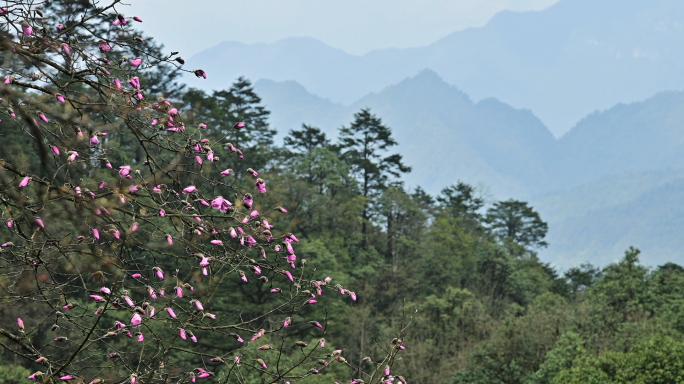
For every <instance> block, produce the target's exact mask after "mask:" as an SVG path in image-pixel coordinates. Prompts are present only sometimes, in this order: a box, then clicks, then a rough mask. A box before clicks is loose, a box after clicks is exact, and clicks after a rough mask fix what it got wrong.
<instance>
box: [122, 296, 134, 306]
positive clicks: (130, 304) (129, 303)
mask: <svg viewBox="0 0 684 384" xmlns="http://www.w3.org/2000/svg"><path fill="white" fill-rule="evenodd" d="M124 301H125V302H126V304H128V305H129V306H130V307H131V308H132V307H135V303H134V302H133V300H131V298H130V297H128V296H124Z"/></svg>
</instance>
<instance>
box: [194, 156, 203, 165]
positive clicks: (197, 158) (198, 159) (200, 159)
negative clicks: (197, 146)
mask: <svg viewBox="0 0 684 384" xmlns="http://www.w3.org/2000/svg"><path fill="white" fill-rule="evenodd" d="M195 161H197V164H199V165H202V158H201V157H199V156H195Z"/></svg>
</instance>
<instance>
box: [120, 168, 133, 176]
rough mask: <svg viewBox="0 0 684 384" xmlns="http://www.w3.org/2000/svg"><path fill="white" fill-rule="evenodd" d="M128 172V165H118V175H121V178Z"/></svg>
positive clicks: (129, 170) (129, 169)
mask: <svg viewBox="0 0 684 384" xmlns="http://www.w3.org/2000/svg"><path fill="white" fill-rule="evenodd" d="M129 173H131V166H130V165H124V166H122V167H119V176H121V177H122V178H125V177H126V176H128V174H129Z"/></svg>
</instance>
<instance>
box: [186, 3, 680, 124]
mask: <svg viewBox="0 0 684 384" xmlns="http://www.w3.org/2000/svg"><path fill="white" fill-rule="evenodd" d="M683 31H684V2H681V1H677V0H653V1H649V2H645V1H641V0H602V1H595V0H561V1H559V2H558V3H556V4H555V5H553V6H551V7H549V8H547V9H545V10H543V11H539V12H522V13H520V12H509V11H505V12H500V13H499V14H497V15H495V16H494V17H493V18H492V19H491V20H490V21H489V23H487V25H485V26H484V27H482V28H470V29H466V30H463V31H460V32H456V33H453V34H451V35H448V36H446V37H444V38H442V39H440V40H439V41H437V42H435V43H433V44H431V45H429V46H426V47H420V48H408V49H383V50H377V51H372V52H369V53H368V54H366V55H363V56H353V55H349V54H346V53H345V52H343V51H341V50H338V49H334V48H331V47H329V46H327V45H325V44H323V43H321V42H320V41H317V40H315V39H311V38H287V39H283V40H281V41H278V42H276V43H273V44H252V45H247V44H241V43H236V42H224V43H221V44H219V45H217V46H216V47H213V48H210V49H207V50H205V51H203V52H201V53H199V54H197V55H195V56H193V57H192V58H191V59H190V60H188V65H190V66H195V65H197V66H201V67H202V68H203V69H205V70H206V71H207V72H208V73H209V76H211V78H212V82H211V86H215V87H218V88H223V87H226V86H228V85H229V84H230V82H231V81H232V80H233V79H234V78H236V77H237V76H240V75H245V76H247V77H249V78H252V79H272V80H275V81H284V80H294V81H297V82H298V83H300V84H302V85H303V86H304V87H305V88H306V89H307V90H308V91H309V92H311V93H312V94H315V95H319V96H321V97H323V98H328V99H330V100H331V101H333V102H342V103H345V104H350V103H352V102H354V101H356V100H358V99H359V98H361V97H363V96H364V95H366V94H368V93H369V92H379V91H381V90H382V89H384V88H385V87H386V86H388V85H390V84H396V83H398V82H400V81H401V80H403V79H404V78H406V77H410V76H414V75H416V74H417V73H418V72H419V71H421V70H423V69H425V68H431V69H432V70H434V71H435V72H437V73H438V74H439V75H440V76H442V77H443V78H444V79H445V81H446V82H448V83H450V84H456V85H458V86H459V87H460V88H461V89H463V90H464V91H465V92H466V93H468V94H469V95H471V96H472V97H473V99H475V100H480V99H483V98H486V97H496V98H497V99H499V100H501V101H503V102H505V103H507V104H510V105H512V106H514V107H516V108H526V109H531V110H533V111H534V112H535V115H537V116H539V118H540V119H541V120H542V121H544V122H545V123H546V125H547V126H548V127H550V129H551V131H552V132H553V133H554V134H555V135H556V136H560V134H561V133H564V132H566V131H567V130H568V129H569V128H570V127H572V126H573V125H574V124H575V123H576V122H577V121H579V119H580V118H582V117H583V116H585V115H587V114H589V113H590V112H592V111H594V110H596V109H606V108H609V107H611V106H613V105H614V104H616V103H618V102H632V101H636V100H643V99H645V98H647V97H650V96H651V95H653V94H655V93H657V92H660V91H663V90H671V89H682V88H684V60H683V59H684V53H683V52H682V51H681V50H680V49H678V47H681V46H682V43H684V33H682V32H683ZM189 81H190V83H191V85H193V86H205V85H206V84H208V83H202V82H201V81H195V80H192V79H191V80H189Z"/></svg>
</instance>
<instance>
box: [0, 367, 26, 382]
mask: <svg viewBox="0 0 684 384" xmlns="http://www.w3.org/2000/svg"><path fill="white" fill-rule="evenodd" d="M4 363H5V364H6V362H4ZM30 374H31V372H30V371H29V370H28V369H26V368H24V367H22V366H18V365H0V383H3V384H25V383H27V382H28V377H29V375H30Z"/></svg>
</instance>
